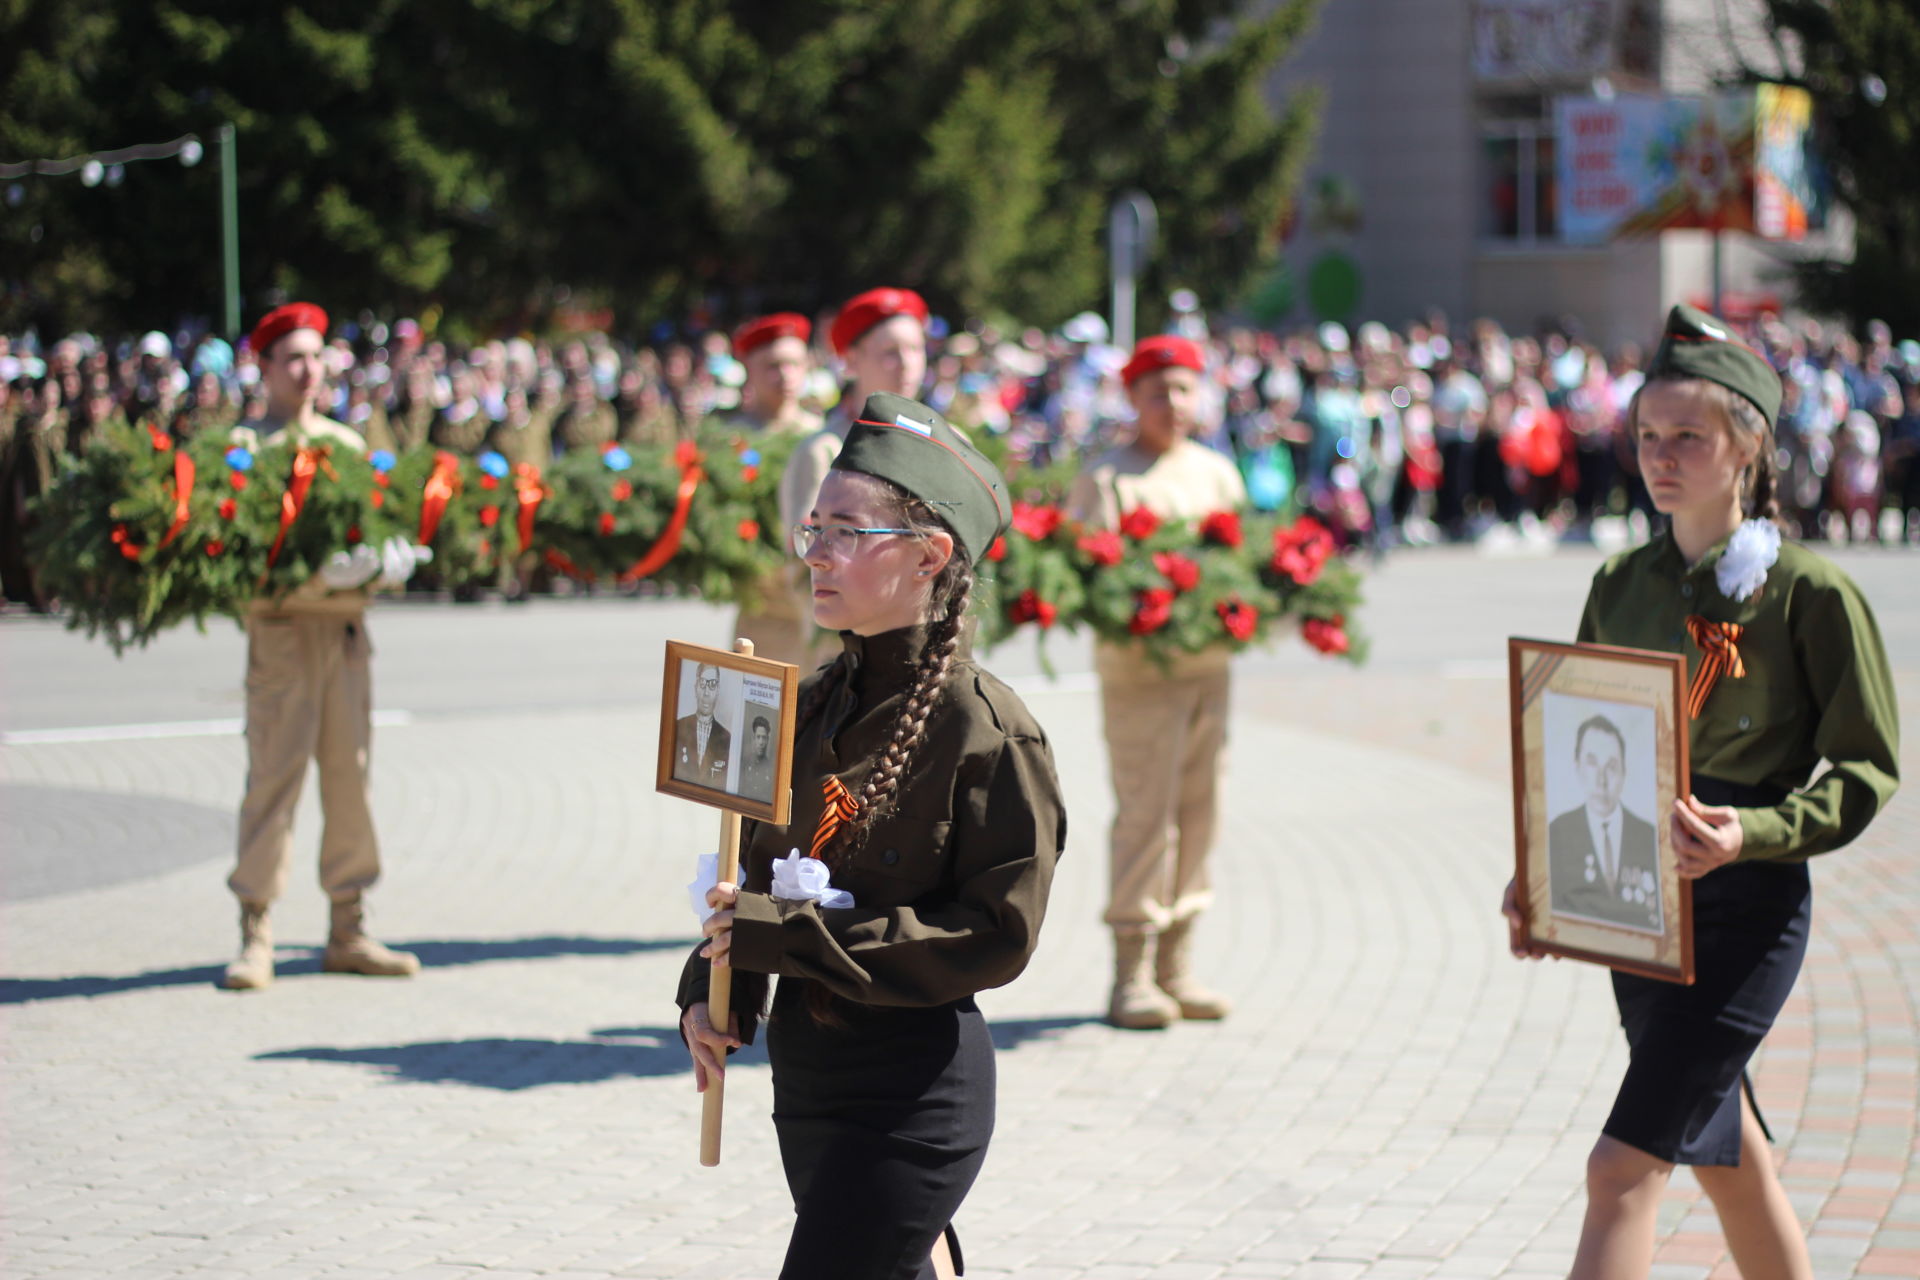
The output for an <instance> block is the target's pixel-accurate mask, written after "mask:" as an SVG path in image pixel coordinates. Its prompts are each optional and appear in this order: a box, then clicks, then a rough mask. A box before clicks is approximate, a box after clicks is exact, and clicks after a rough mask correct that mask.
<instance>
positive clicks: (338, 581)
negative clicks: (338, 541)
mask: <svg viewBox="0 0 1920 1280" xmlns="http://www.w3.org/2000/svg"><path fill="white" fill-rule="evenodd" d="M379 572H380V553H379V552H377V551H375V550H374V549H373V548H372V547H370V546H368V545H367V544H366V543H364V542H363V543H360V544H359V545H358V546H356V547H354V549H353V550H351V551H336V552H334V553H333V554H332V555H330V556H328V557H327V562H326V563H325V564H323V565H321V566H320V580H321V581H322V582H324V583H326V584H327V586H329V587H330V588H332V589H333V590H335V591H352V590H353V589H355V588H356V587H364V586H366V585H367V583H368V582H369V581H371V580H372V578H373V576H374V575H375V574H377V573H379Z"/></svg>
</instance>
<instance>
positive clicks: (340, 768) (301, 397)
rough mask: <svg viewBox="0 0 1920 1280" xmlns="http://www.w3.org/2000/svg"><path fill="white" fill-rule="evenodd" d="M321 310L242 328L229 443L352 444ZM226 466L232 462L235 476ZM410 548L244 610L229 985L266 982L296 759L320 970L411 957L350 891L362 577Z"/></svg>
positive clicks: (336, 560)
mask: <svg viewBox="0 0 1920 1280" xmlns="http://www.w3.org/2000/svg"><path fill="white" fill-rule="evenodd" d="M326 330H327V313H326V312H324V311H322V310H321V309H320V308H319V307H316V306H314V305H313V304H312V303H310V302H293V303H288V304H287V305H286V306H284V307H276V308H274V309H273V310H272V311H269V312H268V313H267V314H266V315H264V316H262V317H261V318H260V323H259V324H257V325H255V326H254V329H253V333H252V335H251V337H250V338H249V339H248V342H249V345H250V346H251V347H252V348H253V352H254V355H255V358H256V359H258V361H259V362H260V380H261V385H262V387H263V388H264V390H265V391H266V397H267V406H266V412H265V413H264V414H263V415H262V416H260V417H258V418H254V419H250V420H249V421H247V422H244V423H242V424H241V425H240V426H238V427H236V428H234V431H233V441H234V444H235V445H236V446H238V447H239V448H240V449H244V450H246V451H247V452H249V453H251V454H256V455H257V454H258V453H260V452H261V451H262V450H263V449H270V448H272V447H274V446H275V445H281V444H292V445H297V446H301V447H306V446H309V445H313V446H324V447H326V448H329V449H333V450H335V451H337V452H345V451H348V450H351V451H353V452H356V453H364V452H365V451H366V442H365V441H364V440H362V439H361V437H360V434H359V433H358V432H356V431H354V430H352V429H351V428H349V427H345V426H342V425H341V424H340V423H338V422H333V421H331V420H329V419H327V418H325V417H322V416H321V415H320V413H319V412H318V411H317V410H316V409H315V407H314V401H315V398H316V397H317V396H318V394H319V392H320V390H321V388H322V386H323V385H324V383H325V381H326V366H325V363H324V361H323V359H322V353H323V351H324V349H325V345H326ZM236 474H237V473H236ZM427 554H430V553H422V552H420V551H419V549H417V548H415V547H413V546H412V545H410V544H409V543H407V542H406V541H405V540H404V539H398V538H396V539H392V540H390V541H389V542H388V543H387V545H386V546H384V547H382V548H379V549H377V550H376V549H375V548H373V547H371V546H368V545H366V544H362V545H360V546H357V547H355V548H354V549H353V550H352V551H351V552H349V551H346V550H341V551H338V552H336V553H335V554H334V556H333V558H332V559H331V560H330V561H329V562H328V563H327V564H325V565H323V566H321V569H320V572H319V573H317V574H316V575H314V577H312V578H311V579H309V580H308V581H307V582H305V583H304V584H302V585H301V586H300V587H298V588H296V589H295V590H294V591H292V592H290V593H288V594H286V595H285V596H282V597H279V598H277V599H269V598H266V597H261V598H257V599H255V600H254V602H253V604H252V606H251V607H250V608H249V610H248V613H247V682H246V689H247V720H246V726H247V788H246V796H245V798H244V799H243V800H242V801H241V803H240V832H239V837H240V838H239V857H238V859H237V862H236V865H235V867H234V870H233V874H232V875H231V876H229V877H228V879H227V887H228V888H229V889H231V890H232V891H233V893H234V896H235V897H237V898H239V899H240V954H239V956H238V957H237V958H236V959H235V960H234V962H233V963H232V964H230V965H228V966H227V972H226V977H225V979H224V982H225V985H226V986H227V987H229V988H232V989H234V990H250V989H254V988H258V987H264V986H266V985H268V984H269V983H271V982H272V981H273V932H272V927H271V925H270V924H269V922H268V918H267V912H268V909H269V908H270V907H271V906H272V905H273V902H274V900H275V899H277V898H278V897H279V896H280V894H281V892H282V891H283V890H284V889H285V888H286V883H287V871H288V865H289V863H290V862H291V861H292V856H293V814H294V809H295V808H296V807H297V806H298V804H299V802H300V792H301V789H302V788H303V786H304V785H305V782H306V775H307V765H308V763H309V762H310V761H312V762H316V763H318V765H319V767H320V811H321V817H322V820H323V822H324V824H325V830H324V832H323V834H322V835H321V839H320V884H321V887H322V888H323V889H325V890H326V893H327V897H328V898H329V899H330V901H331V904H332V927H331V929H330V930H329V932H328V935H327V949H326V953H325V956H324V957H323V959H322V961H321V967H322V968H324V969H325V970H326V971H327V972H329V973H359V974H368V975H379V976H388V977H404V976H407V975H409V974H412V973H414V972H415V971H416V970H418V969H419V967H420V962H419V960H418V959H416V958H415V957H414V956H412V955H410V954H408V953H407V952H404V951H392V950H389V949H388V948H386V947H384V946H382V945H381V944H380V943H378V942H376V941H374V940H373V939H372V938H370V937H368V936H367V934H366V931H365V927H364V920H365V916H364V911H363V908H362V906H361V895H362V894H363V893H364V892H365V891H366V890H367V889H369V888H371V887H372V886H373V883H374V881H376V880H378V879H379V877H380V842H379V839H378V837H377V836H376V835H375V834H374V829H373V811H372V808H371V807H370V805H369V804H368V795H367V788H368V776H367V761H368V756H369V753H370V751H371V747H372V742H373V724H372V720H371V718H370V707H371V703H372V675H371V669H370V663H369V659H370V657H371V655H372V645H371V643H370V642H369V640H368V638H367V623H366V610H367V601H368V588H369V587H370V586H371V585H372V584H373V582H374V580H375V579H376V578H377V579H379V580H380V581H381V582H383V583H388V584H392V585H398V584H400V583H402V582H404V581H405V580H406V579H407V577H408V576H410V575H411V574H412V572H413V566H414V564H415V563H416V562H417V561H419V560H422V559H424V558H425V556H426V555H427Z"/></svg>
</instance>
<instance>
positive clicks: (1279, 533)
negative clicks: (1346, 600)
mask: <svg viewBox="0 0 1920 1280" xmlns="http://www.w3.org/2000/svg"><path fill="white" fill-rule="evenodd" d="M1332 555H1333V532H1332V531H1331V530H1330V529H1328V528H1327V526H1325V525H1323V524H1321V523H1320V522H1319V521H1318V520H1315V519H1314V518H1313V517H1312V516H1301V517H1300V518H1299V519H1298V520H1296V521H1294V522H1293V524H1291V525H1290V526H1288V527H1287V528H1285V529H1276V530H1275V531H1274V534H1273V568H1274V571H1275V572H1277V573H1283V574H1285V575H1286V576H1287V577H1289V578H1292V579H1293V580H1294V581H1295V582H1296V583H1298V584H1299V585H1301V586H1303V587H1305V586H1309V585H1311V584H1312V583H1313V582H1314V581H1315V580H1316V579H1318V578H1319V577H1320V571H1321V570H1322V569H1324V568H1326V565H1327V560H1328V558H1329V557H1331V556H1332Z"/></svg>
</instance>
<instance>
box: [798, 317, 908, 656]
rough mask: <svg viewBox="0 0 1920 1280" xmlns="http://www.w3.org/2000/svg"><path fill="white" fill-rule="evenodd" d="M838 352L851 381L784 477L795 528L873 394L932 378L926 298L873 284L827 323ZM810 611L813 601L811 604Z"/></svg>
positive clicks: (825, 648) (904, 391)
mask: <svg viewBox="0 0 1920 1280" xmlns="http://www.w3.org/2000/svg"><path fill="white" fill-rule="evenodd" d="M827 337H828V339H829V341H831V342H832V343H833V350H834V354H835V355H837V356H839V357H840V360H841V363H842V364H844V365H845V366H846V371H847V378H848V379H849V382H850V385H849V386H848V387H847V388H846V389H845V390H844V391H843V392H842V393H841V396H840V402H839V403H838V404H837V405H835V406H834V408H833V410H832V412H830V413H828V414H827V420H826V425H825V426H823V427H822V428H821V429H820V430H819V431H817V432H815V433H814V434H813V435H811V436H808V437H807V438H806V439H805V440H803V441H801V442H800V445H799V447H798V448H796V449H795V450H794V451H793V455H792V457H791V458H789V459H788V461H787V470H786V474H785V475H783V476H782V477H781V478H780V518H781V520H782V521H783V522H784V523H785V524H786V525H787V527H788V528H792V527H793V526H794V525H796V524H799V523H800V522H801V521H803V520H805V519H806V518H807V513H808V512H810V511H812V510H813V500H814V497H815V495H817V494H818V493H819V492H820V482H821V481H822V480H824V479H826V475H827V469H828V468H829V467H831V466H832V465H833V460H834V458H836V457H838V456H839V453H840V446H841V444H842V443H843V442H844V441H845V440H846V438H847V432H848V431H849V430H850V429H851V428H852V426H853V422H854V418H855V417H856V415H857V414H858V411H859V408H860V406H861V405H863V404H865V403H866V402H867V397H869V396H875V395H879V394H881V393H883V392H885V393H888V394H891V395H897V396H905V397H907V398H908V399H909V400H912V399H916V398H918V396H919V395H920V384H921V383H922V382H923V381H925V380H926V376H927V303H926V299H924V298H922V297H921V296H920V295H919V294H917V293H915V292H914V291H913V290H911V289H893V288H885V289H869V290H867V291H866V292H865V293H862V294H857V295H855V296H854V297H852V298H849V299H848V300H847V302H846V305H844V306H842V307H841V308H840V313H839V314H838V315H836V316H835V317H834V318H833V323H832V324H831V325H829V326H828V328H827ZM807 604H808V608H809V610H810V609H811V605H812V601H811V600H809V601H808V602H807ZM836 651H837V646H835V645H832V644H815V645H814V646H813V648H812V649H811V650H810V651H809V653H808V656H807V660H806V661H805V662H802V663H800V664H799V665H800V666H801V668H802V669H803V670H811V669H812V668H813V667H814V666H818V665H819V664H820V663H822V662H825V661H827V660H829V659H830V658H832V657H833V656H834V654H835V652H836Z"/></svg>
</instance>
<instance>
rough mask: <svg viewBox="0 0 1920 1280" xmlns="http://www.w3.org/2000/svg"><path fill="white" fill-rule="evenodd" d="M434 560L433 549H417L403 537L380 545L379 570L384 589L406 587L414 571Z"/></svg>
mask: <svg viewBox="0 0 1920 1280" xmlns="http://www.w3.org/2000/svg"><path fill="white" fill-rule="evenodd" d="M432 560H433V548H432V547H416V546H414V545H413V544H412V543H411V542H408V541H407V540H406V539H405V538H402V537H398V536H395V537H392V538H388V539H387V540H386V541H385V542H384V543H382V544H381V545H380V556H379V568H380V581H379V583H378V584H377V585H379V586H382V587H396V588H397V587H404V586H406V585H407V579H408V578H411V577H412V576H413V571H414V570H415V569H417V568H419V567H420V566H421V565H423V564H429V563H431V562H432Z"/></svg>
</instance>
